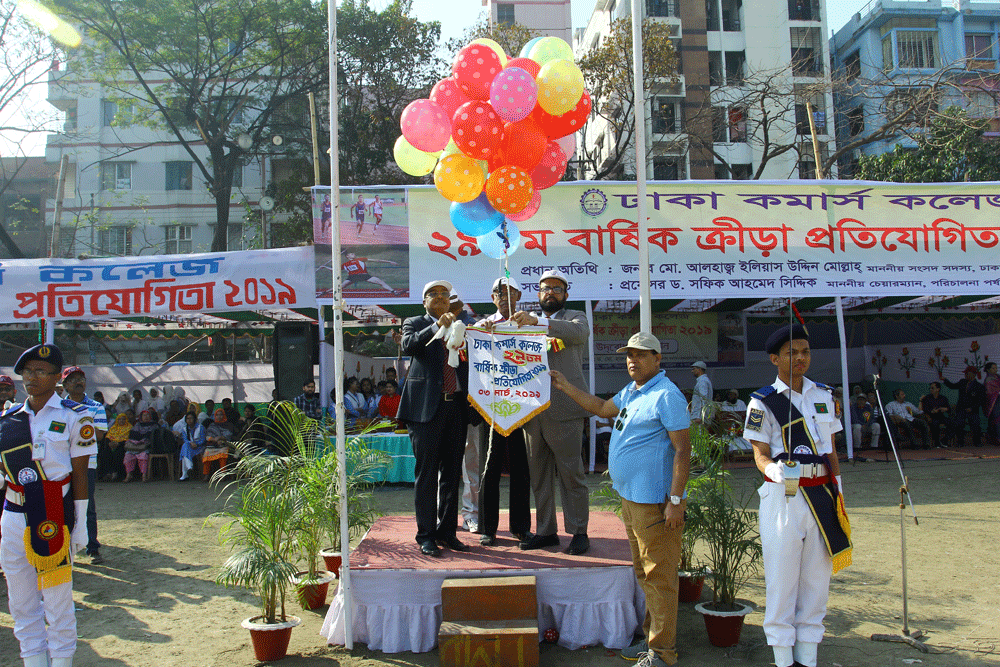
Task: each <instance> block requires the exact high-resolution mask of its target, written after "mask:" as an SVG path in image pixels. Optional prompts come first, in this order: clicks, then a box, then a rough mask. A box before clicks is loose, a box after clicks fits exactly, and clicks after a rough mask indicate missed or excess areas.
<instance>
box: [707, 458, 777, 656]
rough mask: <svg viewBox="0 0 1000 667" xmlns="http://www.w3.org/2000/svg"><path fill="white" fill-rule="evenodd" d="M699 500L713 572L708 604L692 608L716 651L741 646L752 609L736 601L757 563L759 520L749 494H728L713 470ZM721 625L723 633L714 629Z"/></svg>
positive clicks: (720, 472) (724, 480) (725, 481)
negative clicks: (702, 621) (744, 629)
mask: <svg viewBox="0 0 1000 667" xmlns="http://www.w3.org/2000/svg"><path fill="white" fill-rule="evenodd" d="M708 479H709V480H710V481H709V482H708V483H706V484H705V486H704V488H703V489H702V492H703V493H702V494H701V511H702V521H703V524H704V539H705V542H706V543H707V546H708V554H707V557H708V567H709V568H711V570H712V582H713V584H712V601H711V602H704V603H701V604H699V605H697V606H696V607H695V608H696V609H697V610H698V611H700V612H701V613H702V614H703V615H704V617H705V626H706V628H707V629H708V632H709V640H710V641H711V642H712V644H714V645H715V646H734V645H735V644H736V643H738V642H739V634H740V630H741V629H742V627H743V619H744V617H745V615H746V614H748V613H750V611H752V608H751V607H749V606H747V605H744V604H742V603H740V602H738V601H737V597H738V596H739V593H740V590H741V589H742V587H743V586H744V585H745V584H746V583H747V581H749V580H750V578H751V577H753V576H754V575H756V573H757V571H758V569H759V568H760V563H761V556H762V551H761V545H760V536H759V533H758V529H757V525H758V524H757V515H756V514H754V513H752V512H750V511H748V509H747V507H748V505H749V503H750V498H751V495H752V494H750V493H745V494H740V493H738V492H737V491H736V490H735V489H733V488H732V485H731V483H730V479H731V477H730V475H729V473H728V472H726V471H725V470H724V469H723V468H722V466H721V465H719V466H713V471H712V473H711V475H709V477H708ZM714 625H722V626H723V628H721V629H719V628H715V629H713V626H714Z"/></svg>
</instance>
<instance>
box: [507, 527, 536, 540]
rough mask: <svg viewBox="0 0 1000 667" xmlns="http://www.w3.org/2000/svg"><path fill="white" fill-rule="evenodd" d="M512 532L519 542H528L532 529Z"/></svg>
mask: <svg viewBox="0 0 1000 667" xmlns="http://www.w3.org/2000/svg"><path fill="white" fill-rule="evenodd" d="M510 534H511V535H513V536H514V539H515V540H517V541H518V542H527V541H528V540H529V539H531V531H530V530H526V531H524V532H523V533H515V532H514V531H511V533H510Z"/></svg>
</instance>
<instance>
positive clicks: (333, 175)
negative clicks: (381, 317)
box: [320, 2, 354, 650]
mask: <svg viewBox="0 0 1000 667" xmlns="http://www.w3.org/2000/svg"><path fill="white" fill-rule="evenodd" d="M327 24H328V28H329V32H330V45H329V48H330V201H331V202H332V205H331V206H330V208H331V220H330V246H331V253H330V254H331V261H330V272H331V274H332V275H331V286H332V287H333V381H332V382H331V384H332V385H333V387H334V389H335V391H336V396H337V406H336V414H337V469H338V470H339V471H340V479H339V480H336V482H337V483H339V485H340V554H341V565H340V587H341V589H342V590H343V593H344V646H345V647H346V648H347V649H348V650H350V649H352V648H354V636H353V632H352V629H353V628H354V618H353V616H354V603H353V598H352V596H351V557H350V556H351V535H350V532H349V530H348V523H347V437H346V433H345V430H346V429H345V428H344V396H343V392H344V383H343V381H342V380H341V378H343V377H344V295H343V293H342V292H341V291H340V159H339V158H340V142H339V136H338V131H339V128H340V118H339V114H338V111H339V106H338V102H337V3H336V2H330V3H328V9H327ZM320 307H321V308H322V306H320ZM331 481H333V480H331Z"/></svg>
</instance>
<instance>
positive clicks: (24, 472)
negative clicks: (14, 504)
mask: <svg viewBox="0 0 1000 667" xmlns="http://www.w3.org/2000/svg"><path fill="white" fill-rule="evenodd" d="M37 481H38V473H37V472H35V471H34V470H33V469H31V468H21V469H20V470H19V471H18V473H17V483H18V485H20V486H25V485H26V484H31V483H32V482H37Z"/></svg>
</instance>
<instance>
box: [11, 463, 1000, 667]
mask: <svg viewBox="0 0 1000 667" xmlns="http://www.w3.org/2000/svg"><path fill="white" fill-rule="evenodd" d="M906 473H907V475H908V476H909V480H910V491H911V494H912V497H913V501H914V503H915V505H916V510H917V516H918V518H919V520H920V524H919V525H918V526H915V525H914V524H913V521H912V519H909V518H908V520H907V523H906V540H907V558H908V565H909V567H908V588H909V628H910V630H911V631H915V630H921V631H923V632H924V633H926V640H927V646H928V648H929V649H930V652H929V653H926V654H924V653H920V652H919V651H917V650H916V649H914V648H912V647H910V646H908V645H905V644H897V643H883V642H873V641H871V640H870V636H871V635H872V634H873V633H886V634H896V633H899V632H900V630H901V628H902V621H901V618H902V607H903V604H902V599H903V598H902V583H901V567H900V527H899V525H900V519H899V486H900V480H899V473H898V471H897V469H896V467H895V464H886V463H881V462H878V463H876V462H865V463H857V464H855V465H853V466H852V465H851V464H844V486H845V490H846V496H847V504H848V511H849V512H850V515H851V523H852V528H853V533H854V543H855V550H854V565H853V566H852V567H850V568H848V569H846V570H843V571H841V572H840V573H838V574H837V575H835V577H834V582H833V584H832V586H831V595H830V610H829V613H828V615H827V618H826V623H827V634H826V640H825V641H824V643H823V644H822V646H821V647H820V665H823V666H827V667H855V666H869V665H879V666H881V665H901V666H902V665H913V664H917V665H924V666H930V665H933V666H948V667H964V666H967V665H968V666H970V667H971V666H980V665H993V664H1000V647H998V644H1000V620H998V619H1000V586H998V585H997V567H998V563H1000V553H998V552H1000V550H998V547H997V543H998V540H1000V484H998V479H1000V458H997V457H996V456H993V457H988V458H982V459H971V460H962V461H958V460H925V461H911V462H908V463H907V467H906ZM735 476H736V479H737V480H738V482H739V483H741V484H743V485H744V486H745V488H747V489H750V488H752V486H753V485H754V484H756V471H753V470H749V469H741V470H737V471H735ZM588 479H589V481H590V483H591V485H592V486H596V485H597V483H598V482H599V481H600V476H599V475H591V476H589V478H588ZM378 497H379V499H380V502H381V506H382V508H383V510H384V511H385V512H386V513H388V514H405V513H408V512H410V511H411V507H412V505H411V503H412V490H411V489H410V488H407V487H405V486H396V487H387V488H384V489H381V490H380V491H379V492H378ZM220 503H221V501H220V500H219V499H218V498H217V494H216V492H215V491H214V490H213V489H210V488H208V487H207V486H206V485H205V484H201V483H193V484H192V483H184V484H181V483H176V482H166V481H159V482H150V483H148V484H141V483H133V484H129V485H123V484H111V483H107V484H103V483H102V484H99V485H98V504H99V516H100V539H101V542H102V543H103V544H104V547H102V549H101V551H102V554H103V556H104V557H105V559H106V562H105V563H104V564H103V565H90V564H89V563H86V562H83V563H82V564H81V565H80V567H79V569H78V570H77V572H76V574H75V576H74V588H75V593H74V595H75V599H76V604H77V610H78V611H77V619H78V623H79V628H78V630H79V635H80V643H79V648H78V650H77V654H76V661H75V664H76V665H77V667H97V666H98V665H100V666H101V667H116V666H130V667H145V666H155V667H193V666H201V665H215V666H220V667H222V666H224V667H243V666H247V665H256V664H258V663H257V661H256V660H255V659H254V657H253V649H252V647H251V645H250V637H249V634H248V633H247V631H246V630H243V629H242V628H240V627H239V624H240V621H241V620H243V619H244V618H247V617H249V616H252V615H254V614H255V607H254V604H253V598H252V596H251V595H250V594H249V593H247V592H244V591H239V590H229V589H224V588H220V587H219V586H216V585H215V583H214V575H215V572H216V568H217V566H218V564H219V563H221V562H222V561H223V560H224V558H225V557H226V555H227V551H226V550H225V548H223V547H221V546H220V545H219V543H218V540H217V527H213V526H212V525H209V526H205V525H204V523H205V517H206V516H208V515H209V514H210V513H212V512H213V511H215V510H217V509H218V508H219V507H220ZM907 515H909V508H907ZM459 537H465V538H466V539H468V535H466V534H463V533H459ZM81 560H82V561H87V560H88V559H86V558H82V559H81ZM706 594H707V595H710V593H706ZM331 595H332V594H331ZM742 597H743V598H745V599H746V600H747V601H749V602H751V603H753V604H754V605H755V607H756V611H755V612H754V613H752V614H750V615H749V616H748V617H747V625H746V627H745V628H744V631H743V636H742V639H741V641H740V644H739V645H738V646H737V647H735V648H733V649H728V650H725V649H718V648H715V647H713V646H711V645H710V644H709V643H708V639H707V636H706V633H705V630H704V626H703V623H702V619H701V617H700V616H699V614H698V613H697V612H695V611H694V609H693V605H686V604H682V605H681V610H680V617H679V620H678V632H679V642H678V648H679V651H680V656H681V661H680V664H681V665H697V666H699V667H702V666H704V667H719V666H723V665H767V664H770V663H771V653H770V650H769V649H768V648H767V646H766V644H765V640H764V633H763V630H762V629H761V622H762V620H763V614H762V613H761V608H762V606H763V603H764V590H763V575H761V576H759V577H757V578H756V579H755V580H753V581H752V582H751V583H750V584H749V585H748V586H747V587H746V588H745V589H744V591H743V594H742ZM6 598H7V592H6V586H5V585H4V584H0V667H15V666H17V665H20V660H19V659H18V658H17V655H18V646H17V641H16V640H15V639H14V636H13V632H12V629H11V628H12V622H11V618H10V615H9V614H8V613H7V600H6ZM292 606H293V607H297V605H295V603H294V602H293V603H292ZM326 609H327V608H326V607H322V608H320V609H318V610H316V611H307V612H302V611H301V610H299V611H294V612H293V613H296V614H297V615H299V616H301V617H302V619H303V623H302V625H301V626H300V627H298V628H296V629H295V630H294V632H293V635H292V642H291V646H290V647H289V656H288V657H287V658H285V659H284V660H283V661H282V662H281V663H280V664H282V665H284V666H285V667H297V666H304V665H337V666H345V667H369V666H371V665H393V666H397V667H404V666H407V665H427V666H429V665H437V664H439V656H438V654H437V651H431V652H429V653H423V654H413V653H399V654H391V655H389V654H383V653H380V652H372V651H368V650H367V648H366V647H365V646H364V645H356V646H355V647H354V649H353V650H352V651H347V650H346V649H344V648H343V647H327V646H326V645H325V640H324V639H323V638H322V637H321V636H320V635H319V629H320V626H321V625H322V622H323V617H324V615H325V613H326ZM541 664H542V665H545V666H549V665H553V666H557V667H562V666H567V667H568V666H570V665H574V666H576V665H585V666H588V667H589V666H596V665H607V666H608V667H614V666H617V665H625V664H627V663H625V662H623V661H622V660H621V659H620V658H618V657H617V656H616V654H615V653H614V652H611V651H608V650H606V649H605V648H604V647H601V646H597V647H592V648H587V649H579V650H576V651H569V650H566V649H563V648H561V647H558V646H554V645H548V644H543V645H542V647H541Z"/></svg>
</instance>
